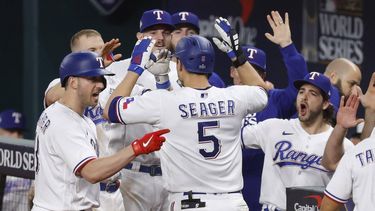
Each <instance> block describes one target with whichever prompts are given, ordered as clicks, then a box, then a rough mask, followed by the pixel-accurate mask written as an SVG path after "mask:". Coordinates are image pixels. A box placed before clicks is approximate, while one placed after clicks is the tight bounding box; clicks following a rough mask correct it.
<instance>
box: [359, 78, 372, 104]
mask: <svg viewBox="0 0 375 211" xmlns="http://www.w3.org/2000/svg"><path fill="white" fill-rule="evenodd" d="M360 99H361V103H362V106H363V107H364V108H365V109H366V110H367V109H370V110H371V111H375V72H374V73H372V76H371V80H370V83H369V85H368V88H367V91H366V93H365V94H364V95H363V94H362V93H360Z"/></svg>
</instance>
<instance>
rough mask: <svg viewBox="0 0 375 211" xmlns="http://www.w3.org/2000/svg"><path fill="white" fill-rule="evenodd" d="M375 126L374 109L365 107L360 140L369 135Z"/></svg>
mask: <svg viewBox="0 0 375 211" xmlns="http://www.w3.org/2000/svg"><path fill="white" fill-rule="evenodd" d="M374 126H375V111H373V110H371V109H366V111H365V125H364V126H363V130H362V134H361V140H363V139H365V138H368V137H369V136H370V135H371V132H372V130H373V129H374Z"/></svg>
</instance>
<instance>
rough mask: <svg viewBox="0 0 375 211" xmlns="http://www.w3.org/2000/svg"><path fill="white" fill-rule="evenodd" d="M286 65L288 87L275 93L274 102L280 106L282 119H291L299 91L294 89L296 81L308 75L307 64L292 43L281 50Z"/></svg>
mask: <svg viewBox="0 0 375 211" xmlns="http://www.w3.org/2000/svg"><path fill="white" fill-rule="evenodd" d="M280 52H281V54H282V56H283V60H284V64H285V66H286V69H287V74H288V86H287V87H286V88H285V89H279V90H277V91H276V92H275V93H273V97H275V98H276V99H275V100H274V102H277V103H278V104H279V109H280V111H281V114H282V116H281V117H280V118H287V119H289V118H290V117H291V116H292V115H293V114H294V113H295V112H296V108H295V106H294V102H295V99H296V97H297V92H298V90H297V89H296V88H295V87H294V85H293V82H294V81H295V80H299V79H303V77H305V75H307V74H308V71H307V64H306V61H305V59H304V58H303V56H302V55H301V54H299V53H298V51H297V49H296V47H295V45H294V44H293V43H292V44H290V45H288V46H286V47H284V48H280Z"/></svg>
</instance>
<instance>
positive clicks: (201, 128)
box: [198, 121, 221, 159]
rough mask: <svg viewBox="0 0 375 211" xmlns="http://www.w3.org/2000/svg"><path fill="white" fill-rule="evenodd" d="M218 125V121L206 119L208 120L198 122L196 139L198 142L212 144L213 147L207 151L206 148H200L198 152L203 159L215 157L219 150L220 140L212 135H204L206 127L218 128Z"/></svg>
mask: <svg viewBox="0 0 375 211" xmlns="http://www.w3.org/2000/svg"><path fill="white" fill-rule="evenodd" d="M219 126H220V124H219V121H208V122H198V141H199V144H208V143H212V144H213V149H212V150H211V151H208V150H207V149H200V150H199V153H200V154H201V155H202V156H203V157H204V158H205V159H215V158H216V157H217V156H218V155H219V154H220V151H221V143H220V140H219V139H217V138H216V137H215V136H214V135H206V129H210V128H218V127H219Z"/></svg>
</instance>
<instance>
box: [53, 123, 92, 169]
mask: <svg viewBox="0 0 375 211" xmlns="http://www.w3.org/2000/svg"><path fill="white" fill-rule="evenodd" d="M55 134H56V136H59V137H56V138H55V140H56V141H54V142H53V143H54V147H53V148H54V151H55V153H57V154H58V155H59V156H60V157H61V159H63V160H64V162H65V163H66V164H67V166H68V168H69V170H71V172H73V173H74V174H76V173H77V172H79V170H80V169H81V168H82V167H83V166H84V165H85V164H86V163H87V162H88V161H90V160H93V159H96V158H97V154H96V151H95V149H94V146H93V145H91V144H90V142H91V141H92V142H93V143H96V142H95V140H87V139H88V137H87V136H86V134H85V133H83V132H82V130H79V129H76V128H75V129H74V128H67V129H64V135H63V136H62V135H61V132H60V133H55Z"/></svg>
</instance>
